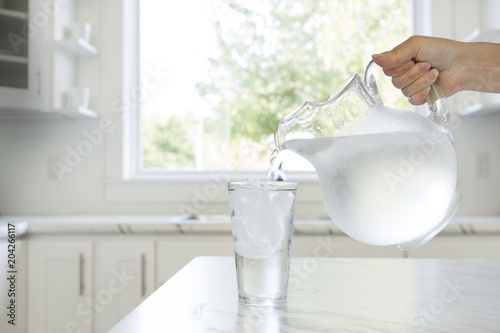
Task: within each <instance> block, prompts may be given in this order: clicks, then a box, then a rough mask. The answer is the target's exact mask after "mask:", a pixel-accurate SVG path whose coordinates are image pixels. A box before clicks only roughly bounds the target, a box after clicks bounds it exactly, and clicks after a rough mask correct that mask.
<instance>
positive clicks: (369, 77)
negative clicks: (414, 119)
mask: <svg viewBox="0 0 500 333" xmlns="http://www.w3.org/2000/svg"><path fill="white" fill-rule="evenodd" d="M379 68H380V67H379V66H378V65H377V64H376V63H375V62H374V61H373V60H371V61H370V63H369V64H368V66H366V70H365V76H364V82H365V86H366V88H367V89H368V91H369V92H370V93H371V94H372V95H373V98H375V99H376V100H377V101H378V102H380V103H382V98H381V97H380V94H379V90H378V87H377V82H376V79H375V71H376V70H378V69H379ZM426 101H427V106H428V107H429V112H430V113H429V117H430V118H431V119H433V120H434V121H435V122H436V123H438V124H439V125H441V126H443V125H444V123H446V122H448V120H449V118H450V107H449V106H448V100H447V99H446V95H445V94H444V92H443V90H442V88H441V86H439V84H436V83H434V84H432V85H431V90H430V91H429V95H427V98H426Z"/></svg>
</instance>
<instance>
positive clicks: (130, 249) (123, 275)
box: [93, 239, 155, 333]
mask: <svg viewBox="0 0 500 333" xmlns="http://www.w3.org/2000/svg"><path fill="white" fill-rule="evenodd" d="M154 254H155V253H154V241H152V240H151V241H149V240H148V241H139V240H133V239H128V240H97V241H96V243H95V283H94V286H95V292H94V304H93V308H94V310H95V318H94V332H96V333H100V332H107V331H108V330H109V329H111V328H112V327H113V326H114V325H115V324H116V323H117V322H118V321H120V320H121V319H122V318H123V317H125V316H126V315H127V314H128V313H129V312H130V311H132V310H133V309H134V308H135V307H136V306H137V305H139V304H140V303H141V302H142V301H144V300H145V299H146V298H147V297H148V296H149V295H150V294H151V293H152V292H153V291H154V290H155V281H154V272H155V269H154V265H155V260H154V258H155V256H154Z"/></svg>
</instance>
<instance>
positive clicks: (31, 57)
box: [0, 0, 53, 110]
mask: <svg viewBox="0 0 500 333" xmlns="http://www.w3.org/2000/svg"><path fill="white" fill-rule="evenodd" d="M51 27H52V20H51V16H50V15H49V13H48V12H47V8H42V6H41V2H39V1H28V0H20V1H8V2H7V1H5V2H3V1H2V4H0V34H1V35H2V38H0V108H1V109H30V110H44V109H46V108H47V105H46V103H47V102H48V100H47V98H48V93H49V91H48V90H49V87H50V78H49V76H48V74H49V72H50V68H49V67H50V62H49V59H50V57H51V56H52V55H51V54H52V52H53V50H52V47H47V46H48V45H49V46H50V44H49V41H50V36H49V32H50V30H51Z"/></svg>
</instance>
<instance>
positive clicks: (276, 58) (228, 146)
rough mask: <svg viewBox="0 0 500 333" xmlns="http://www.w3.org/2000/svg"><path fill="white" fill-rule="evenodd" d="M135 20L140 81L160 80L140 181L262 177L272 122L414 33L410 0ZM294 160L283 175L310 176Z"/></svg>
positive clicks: (204, 1) (259, 5)
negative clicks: (213, 174)
mask: <svg viewBox="0 0 500 333" xmlns="http://www.w3.org/2000/svg"><path fill="white" fill-rule="evenodd" d="M139 22H140V38H139V40H140V56H139V58H140V77H141V78H142V80H151V76H152V75H154V74H151V73H157V72H158V71H160V72H161V73H164V75H162V76H159V77H158V83H159V84H158V85H154V88H151V89H149V90H147V91H145V92H144V96H143V98H142V99H141V105H140V121H139V122H138V127H139V128H138V129H137V130H138V131H139V133H140V135H138V141H139V142H140V144H139V149H138V154H139V158H138V160H139V161H140V165H139V171H140V172H143V173H147V172H151V171H160V172H169V171H193V172H196V171H207V170H218V169H219V170H221V169H222V170H223V169H226V170H227V169H228V168H231V169H237V170H262V172H264V170H265V169H266V168H267V165H268V163H269V156H270V154H271V152H272V150H273V149H274V141H273V139H274V138H273V133H274V130H275V128H276V126H277V124H278V122H279V120H280V119H281V118H282V117H283V116H284V115H286V114H288V113H290V112H292V111H293V110H294V109H295V108H296V107H298V106H299V105H300V104H302V102H304V101H306V100H309V101H324V100H325V99H326V98H327V97H328V96H329V94H330V93H331V92H332V91H333V90H334V89H335V88H336V87H337V86H338V85H339V84H340V83H341V82H342V81H343V80H344V79H346V78H347V77H348V76H349V75H351V74H352V73H355V72H359V73H363V72H364V67H365V66H366V65H367V63H368V61H369V60H370V59H371V57H370V56H371V54H372V53H375V52H380V51H384V50H389V49H391V48H392V47H393V46H394V45H396V44H398V43H400V42H401V41H403V40H404V39H406V38H407V37H408V36H409V35H410V25H411V19H410V0H392V1H376V0H355V1H352V0H336V1H325V0H308V1H307V0H302V1H298V0H297V1H293V0H290V1H268V0H240V1H229V0H184V1H163V0H142V1H141V2H140V18H139ZM142 86H144V87H148V85H146V84H143V85H142ZM150 86H151V85H150ZM395 96H397V97H394V98H395V99H400V101H396V100H394V101H391V102H390V103H389V102H387V104H390V105H395V104H398V103H403V102H402V101H403V100H405V99H404V97H402V95H401V94H399V93H398V94H395ZM292 155H293V154H292ZM290 158H292V157H290ZM293 158H294V159H295V160H294V163H289V166H288V168H290V169H302V170H304V169H308V168H309V169H310V166H308V163H304V162H300V161H301V158H300V157H293ZM285 170H286V168H285Z"/></svg>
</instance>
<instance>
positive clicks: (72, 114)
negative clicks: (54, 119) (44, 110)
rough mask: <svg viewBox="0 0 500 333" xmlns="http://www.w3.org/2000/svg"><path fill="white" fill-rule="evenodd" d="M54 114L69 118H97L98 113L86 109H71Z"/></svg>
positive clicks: (59, 110) (57, 111)
mask: <svg viewBox="0 0 500 333" xmlns="http://www.w3.org/2000/svg"><path fill="white" fill-rule="evenodd" d="M54 113H56V114H59V115H61V116H63V117H67V118H97V113H96V112H95V111H94V110H90V109H87V108H84V107H78V108H71V109H69V108H61V109H57V110H55V111H54Z"/></svg>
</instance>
